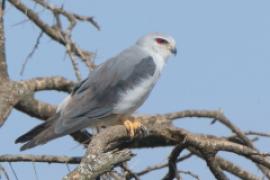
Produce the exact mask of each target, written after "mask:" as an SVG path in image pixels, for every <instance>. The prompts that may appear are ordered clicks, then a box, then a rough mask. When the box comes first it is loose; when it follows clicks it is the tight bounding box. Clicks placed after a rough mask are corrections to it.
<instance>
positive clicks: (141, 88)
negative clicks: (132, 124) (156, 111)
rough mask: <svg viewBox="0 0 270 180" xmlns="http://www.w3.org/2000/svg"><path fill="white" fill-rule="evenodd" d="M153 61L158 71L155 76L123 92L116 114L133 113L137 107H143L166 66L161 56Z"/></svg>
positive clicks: (115, 109)
mask: <svg viewBox="0 0 270 180" xmlns="http://www.w3.org/2000/svg"><path fill="white" fill-rule="evenodd" d="M153 59H154V62H155V64H156V70H155V73H154V74H153V76H149V77H148V78H145V79H142V80H141V81H140V82H139V83H138V84H136V85H135V86H134V87H132V88H131V89H128V90H127V91H125V92H123V93H122V94H121V95H120V100H119V101H118V103H117V104H116V106H115V107H114V111H115V112H116V113H132V111H135V110H136V108H137V106H136V105H138V104H139V105H141V103H143V101H144V98H145V96H146V95H147V94H148V93H149V92H150V91H151V90H152V88H153V86H154V85H155V83H156V82H157V80H158V78H159V76H160V73H161V70H162V69H163V66H164V64H165V62H164V60H163V59H162V58H161V57H160V56H154V57H153Z"/></svg>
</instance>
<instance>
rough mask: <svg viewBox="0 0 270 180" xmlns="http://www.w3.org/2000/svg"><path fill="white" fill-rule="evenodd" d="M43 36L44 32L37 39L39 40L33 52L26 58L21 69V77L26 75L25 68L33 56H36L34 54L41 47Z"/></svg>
mask: <svg viewBox="0 0 270 180" xmlns="http://www.w3.org/2000/svg"><path fill="white" fill-rule="evenodd" d="M42 35H43V32H42V31H41V32H40V33H39V35H38V37H37V40H36V43H35V45H34V47H33V48H32V50H31V52H30V53H29V54H28V55H27V57H26V58H25V60H24V62H23V64H22V68H21V71H20V75H21V76H22V75H23V73H24V70H25V67H26V64H27V63H28V61H29V59H31V58H32V56H33V55H34V53H35V52H36V50H37V49H38V46H39V43H40V40H41V38H42Z"/></svg>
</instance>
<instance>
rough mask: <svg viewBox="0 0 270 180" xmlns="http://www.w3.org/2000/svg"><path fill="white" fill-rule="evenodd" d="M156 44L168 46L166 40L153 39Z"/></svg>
mask: <svg viewBox="0 0 270 180" xmlns="http://www.w3.org/2000/svg"><path fill="white" fill-rule="evenodd" d="M155 40H156V42H157V43H158V44H168V43H169V42H168V41H167V40H166V39H162V38H156V39H155Z"/></svg>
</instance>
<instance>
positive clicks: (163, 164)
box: [136, 153, 193, 176]
mask: <svg viewBox="0 0 270 180" xmlns="http://www.w3.org/2000/svg"><path fill="white" fill-rule="evenodd" d="M192 155H193V154H192V153H188V154H186V155H183V156H182V157H180V158H179V159H177V160H176V162H177V163H178V162H181V161H184V160H186V159H188V158H190V157H191V156H192ZM168 165H169V164H168V163H161V164H157V165H154V166H149V167H147V168H145V169H144V170H142V171H140V172H137V173H136V174H137V175H139V176H142V175H145V174H147V173H149V172H151V171H155V170H159V169H162V168H165V167H167V166H168Z"/></svg>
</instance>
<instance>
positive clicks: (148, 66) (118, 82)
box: [56, 47, 156, 133]
mask: <svg viewBox="0 0 270 180" xmlns="http://www.w3.org/2000/svg"><path fill="white" fill-rule="evenodd" d="M155 68H156V66H155V63H154V61H153V58H152V57H151V56H149V55H147V54H145V53H144V52H143V51H142V50H140V49H138V48H136V47H133V48H130V49H127V50H125V51H123V52H122V53H121V54H119V55H118V56H116V57H114V58H112V59H110V60H108V61H107V62H105V63H104V64H102V65H100V66H98V67H97V68H96V69H95V70H94V71H93V72H92V73H90V75H89V77H88V78H87V79H86V80H84V81H82V83H81V84H79V85H78V86H77V87H76V88H75V89H74V91H73V92H72V94H71V99H70V101H69V103H68V104H67V105H66V106H65V108H64V109H63V110H62V112H61V113H62V115H61V118H60V120H59V121H58V122H57V123H58V124H57V125H56V131H57V132H58V133H63V132H67V131H68V132H71V131H76V130H79V129H82V128H85V127H87V126H91V125H92V124H93V123H94V121H95V120H97V119H100V118H103V117H107V116H109V115H111V114H113V108H114V105H115V104H116V103H117V101H118V99H119V95H120V93H121V92H123V91H125V90H126V89H128V88H130V87H132V86H134V85H136V83H139V81H140V80H141V79H142V78H143V77H146V76H151V75H153V74H154V72H155ZM93 125H94V124H93Z"/></svg>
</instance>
